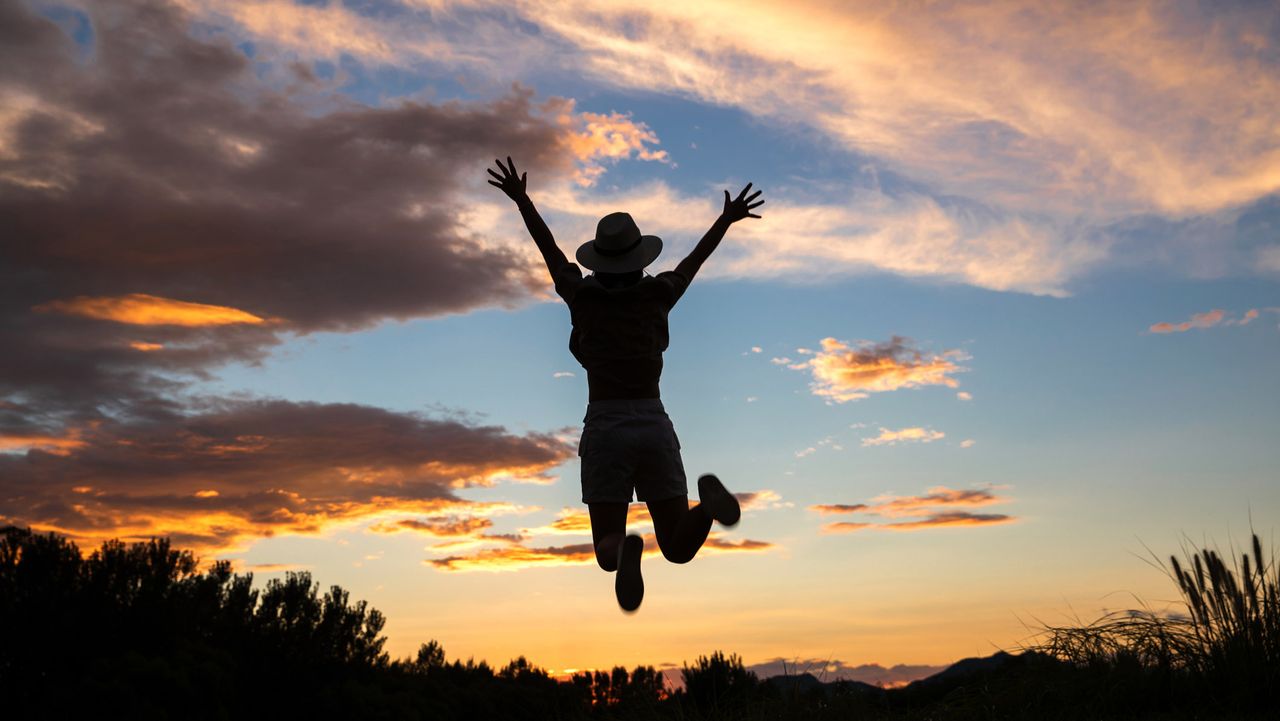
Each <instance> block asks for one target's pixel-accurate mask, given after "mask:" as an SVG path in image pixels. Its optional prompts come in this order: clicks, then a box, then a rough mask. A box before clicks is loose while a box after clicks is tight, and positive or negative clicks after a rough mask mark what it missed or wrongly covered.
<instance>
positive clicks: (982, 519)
mask: <svg viewBox="0 0 1280 721" xmlns="http://www.w3.org/2000/svg"><path fill="white" fill-rule="evenodd" d="M1013 520H1014V518H1013V517H1012V516H1007V515H1005V514H1003V513H968V512H966V511H944V512H942V513H933V514H930V515H928V516H926V517H924V518H921V519H919V520H915V521H899V522H897V523H887V524H884V525H882V526H881V528H886V529H888V530H891V531H910V530H915V529H919V528H934V527H938V526H990V525H993V524H997V523H1012V522H1013Z"/></svg>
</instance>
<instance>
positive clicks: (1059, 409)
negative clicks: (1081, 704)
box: [0, 0, 1280, 682]
mask: <svg viewBox="0 0 1280 721" xmlns="http://www.w3.org/2000/svg"><path fill="white" fill-rule="evenodd" d="M507 155H510V156H512V157H513V158H514V159H515V160H516V162H517V164H518V165H520V167H521V168H522V169H527V170H528V173H529V192H530V195H531V196H532V198H533V200H534V202H535V203H536V204H537V205H538V207H539V208H540V209H541V210H542V212H543V215H544V217H546V219H547V221H548V223H549V224H550V226H551V228H552V230H553V232H554V233H555V234H556V237H557V239H558V241H559V243H560V246H561V248H562V249H563V250H564V251H565V252H566V253H568V254H570V255H571V254H572V252H573V250H574V249H576V248H577V246H578V245H579V244H580V243H582V242H584V241H586V240H588V239H589V238H591V237H592V234H593V233H594V228H595V222H596V220H597V219H599V218H600V217H601V216H602V215H604V214H606V213H609V212H612V211H616V210H625V211H628V212H630V213H631V214H632V215H633V216H634V217H635V219H636V221H637V223H638V224H639V226H640V228H641V229H642V231H643V232H645V233H652V234H656V235H659V236H661V237H662V238H663V239H664V241H665V243H666V250H665V251H664V253H663V255H662V256H661V257H660V258H659V259H658V261H657V262H656V263H655V265H654V266H653V267H652V268H651V270H652V272H657V271H661V270H667V269H670V268H672V267H674V266H675V264H676V263H677V262H678V261H679V260H680V259H681V258H683V257H684V254H685V253H687V252H688V250H689V249H690V248H691V247H692V246H693V244H694V243H695V242H696V241H697V239H698V238H699V237H700V236H701V234H702V233H703V232H704V231H705V230H706V228H707V227H708V226H710V224H711V223H712V221H713V220H714V219H715V218H716V216H717V215H718V213H719V212H720V204H721V199H722V197H723V196H722V190H723V189H725V188H730V189H733V190H735V191H736V189H738V188H740V187H741V186H742V185H743V184H745V183H746V182H748V181H751V182H754V183H755V184H756V186H757V187H758V188H761V189H763V190H764V197H765V199H766V200H767V201H768V202H767V204H766V205H765V206H763V207H762V208H761V209H760V212H761V213H762V215H763V216H764V217H763V219H761V220H746V221H743V222H741V223H738V224H737V225H735V226H733V228H732V229H731V230H730V232H729V235H728V237H727V239H726V240H725V242H724V243H723V244H722V245H721V247H720V249H719V250H718V251H717V253H716V255H714V256H713V257H712V258H711V260H710V261H709V262H708V263H707V264H706V266H705V267H704V269H703V271H702V272H701V273H700V274H699V276H698V278H697V280H696V282H695V283H694V284H693V285H692V286H691V288H690V290H689V291H688V293H687V294H686V295H685V296H684V298H683V299H682V300H681V301H680V303H679V305H677V307H676V308H675V310H674V311H673V313H672V315H671V320H670V325H671V347H670V350H669V351H668V352H667V354H666V370H665V373H664V377H663V384H662V388H663V400H664V403H665V404H666V407H667V409H668V412H669V413H670V415H671V417H672V419H673V420H674V422H675V425H676V429H677V432H678V434H679V437H680V442H681V444H682V447H683V454H684V462H685V466H686V468H687V470H688V472H689V474H690V478H691V480H692V478H695V477H696V476H697V475H698V474H701V473H705V472H715V473H716V474H718V475H719V476H720V478H721V479H723V480H724V482H725V484H726V485H727V486H728V487H729V488H731V489H732V490H734V491H736V492H739V493H740V494H741V498H742V499H743V501H744V509H745V514H744V519H743V521H742V523H741V524H739V526H738V527H737V528H734V529H728V530H726V529H717V530H716V531H715V532H714V533H713V536H712V538H711V539H710V541H709V542H708V545H707V546H706V547H705V548H704V550H703V551H702V553H701V554H700V555H699V556H698V558H697V559H696V560H695V561H694V562H693V563H692V564H690V565H685V566H673V565H670V564H668V563H666V562H665V561H663V560H662V558H661V556H657V555H655V556H652V557H650V558H648V559H647V560H646V563H645V578H646V587H647V595H646V598H645V602H644V605H643V607H642V608H641V609H640V612H639V613H637V614H635V615H633V616H626V615H624V614H623V613H622V612H620V611H619V609H618V608H617V605H616V603H615V601H614V598H613V588H612V578H611V577H610V576H608V575H606V574H604V573H603V572H601V571H600V570H599V569H598V568H597V567H596V565H595V563H594V559H593V556H592V552H591V547H590V532H589V525H588V524H587V522H586V516H585V507H584V506H582V504H581V503H580V502H579V498H580V492H579V486H578V461H577V456H576V444H577V437H578V433H579V430H580V427H581V421H582V415H583V412H584V409H585V404H586V400H587V386H586V378H585V375H584V373H583V371H582V370H581V368H579V367H578V366H577V365H576V363H575V361H574V360H573V358H572V356H571V355H570V354H569V351H568V334H569V316H568V311H567V309H566V308H565V307H564V305H563V303H561V302H560V301H559V299H558V298H556V296H555V295H554V294H553V293H552V292H551V288H550V283H549V280H548V278H547V277H546V270H545V267H544V266H543V265H542V261H541V259H540V257H539V256H538V254H537V252H536V249H535V248H534V246H533V243H532V241H530V240H529V238H528V236H527V234H526V232H525V230H524V227H523V224H522V223H521V220H520V216H519V214H518V212H517V211H516V210H515V208H514V206H513V205H512V204H511V203H510V201H509V200H507V198H506V197H505V196H503V195H502V194H501V193H500V192H498V191H496V190H495V189H494V188H493V187H491V186H489V185H488V184H486V182H485V181H486V180H487V176H486V175H485V168H486V166H489V165H491V164H492V162H493V159H494V158H495V157H499V156H502V157H504V158H505V157H506V156H507ZM0 299H2V302H0V347H2V348H3V349H4V350H3V353H0V524H10V523H12V524H19V525H24V526H25V525H30V526H32V527H34V528H37V529H41V530H52V531H57V532H60V533H64V534H67V535H69V536H71V537H72V538H74V539H75V540H76V541H77V542H79V543H80V544H81V545H82V547H86V548H87V547H92V546H94V545H96V544H99V543H101V542H102V541H103V540H105V539H109V538H122V539H131V540H136V539H144V538H148V537H150V536H153V535H166V536H170V537H172V538H173V539H174V541H175V543H177V544H178V545H180V546H182V547H185V548H191V549H194V550H195V551H197V552H198V553H199V554H200V555H201V557H202V558H203V559H205V560H213V559H232V560H234V562H235V564H236V567H237V569H238V570H241V571H252V572H253V573H254V574H255V577H257V578H258V579H269V578H273V577H278V576H279V575H280V574H283V573H284V572H286V571H289V570H306V571H310V572H311V573H312V574H313V575H314V577H315V579H316V580H317V581H318V582H320V583H321V584H322V585H325V586H327V585H329V584H338V585H341V586H343V587H345V588H347V589H348V590H350V591H351V593H352V595H353V597H355V598H363V599H367V600H368V601H369V602H370V604H371V605H373V606H375V607H376V608H378V609H380V610H381V611H383V612H384V613H386V614H387V616H388V617H389V623H388V625H387V628H386V632H387V635H388V637H389V641H388V650H390V651H391V652H392V654H393V655H395V656H404V655H408V654H410V653H411V652H413V651H414V650H415V649H416V648H417V646H418V644H419V643H421V642H423V641H426V640H429V639H436V640H438V641H440V642H441V643H442V644H443V646H444V648H445V650H446V652H447V654H448V655H449V657H450V658H455V657H461V658H464V659H465V658H467V657H472V656H474V657H475V658H477V659H481V658H483V659H487V660H489V661H490V662H491V663H497V664H501V663H505V661H507V660H508V659H510V658H512V657H515V656H517V655H521V654H523V655H525V656H527V657H528V658H529V659H530V660H531V661H533V662H534V663H537V664H539V665H542V666H544V667H548V668H550V669H552V670H554V671H558V672H562V671H565V670H567V669H581V668H595V667H607V666H612V665H614V664H625V665H635V664H637V663H645V664H654V665H663V664H666V665H668V666H670V665H675V666H678V665H679V664H680V663H681V662H682V661H686V660H692V659H694V658H695V657H697V656H698V655H700V654H706V653H709V652H711V651H713V650H716V649H721V650H724V651H726V652H736V653H739V654H741V655H742V656H743V658H744V660H745V661H746V662H747V664H748V665H756V666H758V667H759V668H761V670H764V671H766V672H774V669H776V668H777V660H778V659H787V660H788V661H794V660H798V661H799V662H800V663H801V665H804V664H806V663H813V664H819V665H820V666H822V667H825V668H826V669H828V671H829V673H830V674H831V675H854V676H858V677H860V678H868V679H872V680H882V681H886V682H894V681H900V680H903V679H905V678H907V677H911V676H918V675H921V674H922V673H926V672H927V671H928V669H921V668H918V667H933V666H940V665H944V664H947V663H949V662H952V661H954V660H957V659H959V658H962V657H965V656H973V655H986V654H990V653H992V652H994V651H995V650H997V649H1013V648H1016V647H1017V644H1018V643H1020V642H1022V641H1025V640H1027V639H1028V638H1029V637H1030V636H1031V635H1032V629H1033V628H1034V626H1035V625H1036V624H1037V623H1041V622H1044V623H1060V622H1064V621H1067V620H1069V619H1072V618H1076V617H1078V618H1080V619H1082V620H1090V619H1092V618H1093V617H1094V616H1096V615H1097V614H1099V613H1101V612H1102V611H1104V610H1114V609H1120V608H1129V607H1133V606H1135V605H1136V604H1137V603H1138V602H1137V601H1136V600H1135V596H1136V597H1138V598H1141V599H1143V600H1145V601H1146V602H1147V603H1149V604H1150V605H1152V606H1155V607H1157V608H1163V607H1164V603H1165V602H1166V601H1168V600H1169V599H1171V597H1172V596H1173V595H1174V590H1173V585H1172V584H1171V582H1170V581H1169V580H1168V579H1167V578H1166V577H1164V576H1163V575H1162V574H1161V572H1160V571H1159V570H1158V569H1156V568H1153V567H1152V566H1151V565H1150V564H1149V563H1148V561H1150V555H1149V553H1148V550H1147V549H1148V548H1150V549H1151V550H1152V551H1154V552H1155V553H1156V554H1158V555H1160V556H1167V555H1168V553H1170V552H1175V551H1177V550H1178V548H1179V544H1180V543H1188V542H1197V543H1198V542H1201V541H1208V542H1217V543H1218V544H1219V545H1221V546H1223V547H1226V546H1227V545H1228V544H1229V543H1230V542H1231V541H1232V540H1235V541H1236V542H1239V541H1240V540H1242V539H1244V538H1245V537H1246V534H1247V532H1248V529H1249V527H1250V524H1251V523H1252V526H1253V528H1254V529H1255V530H1257V531H1258V532H1259V533H1260V534H1261V535H1262V537H1263V539H1264V542H1271V541H1280V538H1277V537H1276V530H1277V529H1278V528H1280V443H1278V442H1277V439H1278V438H1280V373H1278V370H1280V7H1277V6H1276V5H1275V4H1274V3H1264V2H1256V3H1247V2H1242V3H1212V4H1208V3H1205V4H1195V3H1162V2H1143V3H1137V2H1134V3H1130V2H1113V3H1100V4H1099V3H1076V2H1060V3H1043V2H1036V1H1030V0H1029V1H1027V2H991V3H950V2H941V3H884V2H866V3H847V2H830V3H825V2H814V1H811V0H792V1H790V2H785V3H783V2H773V3H752V2H743V1H741V0H737V1H735V2H727V1H726V2H719V1H708V2H679V3H653V2H640V1H638V0H636V1H631V0H618V1H614V0H582V1H563V0H546V1H545V2H539V1H537V0H502V1H501V2H496V1H495V2H488V1H487V0H476V1H473V2H457V3H453V2H444V1H437V0H385V1H381V0H380V1H372V0H368V1H366V0H347V1H346V2H340V1H339V0H330V1H328V2H325V1H310V2H303V1H301V0H298V1H295V0H262V1H257V0H92V1H90V0H84V1H83V2H79V1H74V0H73V1H71V2H43V1H37V0H0ZM632 520H633V522H634V523H635V524H636V526H637V527H638V528H640V529H641V532H648V533H651V528H646V527H645V522H646V517H645V515H644V513H643V511H642V507H640V506H636V507H635V508H633V514H632ZM649 547H650V548H649V550H650V551H652V552H655V553H656V547H655V546H654V545H653V543H652V539H650V541H649ZM870 664H879V665H880V666H883V667H892V666H895V665H898V664H905V665H907V666H911V667H916V668H904V669H897V670H896V671H893V672H883V673H882V672H881V671H880V670H878V669H876V668H870V669H861V670H858V668H857V667H860V666H864V665H870ZM877 674H879V675H877Z"/></svg>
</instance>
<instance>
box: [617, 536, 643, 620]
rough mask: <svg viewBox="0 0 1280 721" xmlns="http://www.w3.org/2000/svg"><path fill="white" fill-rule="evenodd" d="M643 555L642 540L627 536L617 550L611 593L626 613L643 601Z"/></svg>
mask: <svg viewBox="0 0 1280 721" xmlns="http://www.w3.org/2000/svg"><path fill="white" fill-rule="evenodd" d="M643 553H644V539H643V538H641V537H639V536H637V535H636V534H634V533H632V534H628V535H627V537H626V538H624V539H622V544H621V546H620V547H619V548H618V572H617V574H616V576H615V578H614V579H613V592H614V594H616V595H617V597H618V605H619V606H621V607H622V610H623V611H626V612H627V613H632V612H634V611H635V610H636V609H637V608H640V602H641V601H643V600H644V579H643V578H641V576H640V556H641V555H642V554H643Z"/></svg>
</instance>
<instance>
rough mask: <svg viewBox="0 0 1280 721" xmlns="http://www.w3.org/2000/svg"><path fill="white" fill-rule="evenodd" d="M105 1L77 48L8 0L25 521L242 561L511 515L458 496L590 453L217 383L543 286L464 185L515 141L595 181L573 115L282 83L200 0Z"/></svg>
mask: <svg viewBox="0 0 1280 721" xmlns="http://www.w3.org/2000/svg"><path fill="white" fill-rule="evenodd" d="M69 12H70V13H71V14H77V13H80V12H81V11H80V10H75V11H69ZM83 13H84V17H85V18H86V22H85V24H84V27H83V28H82V30H85V31H86V32H78V33H76V37H77V38H79V41H77V40H75V39H73V38H72V37H71V36H70V35H68V33H67V32H64V30H63V29H62V28H61V27H59V25H58V24H56V23H55V22H53V21H51V20H49V19H47V18H45V17H43V16H42V15H40V14H39V13H37V12H35V11H33V10H32V9H31V7H30V6H28V5H26V4H23V3H22V2H19V1H18V0H0V103H2V104H3V107H4V108H5V113H4V114H2V115H0V228H3V231H2V232H3V242H0V348H3V349H4V351H3V352H2V353H0V522H3V523H18V524H31V525H34V526H37V527H39V528H45V529H52V530H59V531H62V532H65V533H68V534H70V535H72V536H74V537H76V538H79V539H82V540H86V541H88V542H89V543H90V544H93V543H96V542H97V541H99V540H101V539H103V538H108V537H113V536H120V537H124V538H138V537H145V536H150V535H153V534H164V535H171V536H173V537H174V538H175V540H177V541H178V542H180V543H183V544H184V545H188V546H195V547H196V548H198V549H204V550H215V551H216V550H222V549H226V548H228V547H231V546H234V545H237V544H240V543H241V542H243V541H245V540H247V539H252V538H257V537H261V536H268V535H272V534H275V533H283V532H289V533H313V532H317V531H320V530H323V529H325V528H327V527H329V526H331V525H332V524H334V523H338V522H346V521H358V520H369V521H373V522H377V521H382V520H385V519H386V518H387V517H388V516H390V517H394V516H395V515H396V514H400V515H402V516H403V515H427V516H428V517H429V518H431V517H434V515H433V514H435V515H439V514H450V513H452V512H454V511H458V512H463V513H466V514H468V515H472V516H477V517H482V516H484V515H485V514H486V513H488V512H491V511H493V510H494V509H493V505H494V504H478V503H474V502H470V501H466V500H463V499H461V498H459V497H458V496H456V495H455V491H456V490H457V489H458V488H461V487H465V486H467V485H472V484H483V483H489V482H492V479H493V478H494V477H495V476H496V475H500V474H502V473H514V474H523V475H526V476H538V475H544V474H546V473H547V472H548V471H549V469H551V468H553V467H554V466H556V465H558V464H560V463H562V462H564V461H565V460H567V459H568V458H570V457H571V456H572V449H571V448H567V447H566V446H564V444H563V443H562V442H560V441H559V440H557V439H555V438H553V437H551V436H548V435H542V434H537V433H531V434H526V435H514V434H510V433H507V432H506V431H505V430H503V429H501V428H494V427H483V426H479V425H476V424H474V423H469V422H461V421H456V420H438V419H432V418H427V417H422V416H418V415H413V414H405V413H393V412H389V411H385V410H380V409H377V408H370V407H365V406H356V405H337V404H326V405H321V404H307V403H287V402H283V401H271V400H251V399H248V400H246V399H239V400H222V399H216V398H214V399H209V398H198V397H195V396H194V395H192V393H191V385H190V384H191V383H192V382H193V381H197V380H200V379H202V378H207V377H208V374H209V373H210V371H211V370H212V369H214V368H216V367H218V366H219V365H222V364H225V363H228V362H231V361H241V362H257V361H259V360H260V359H262V358H263V357H264V356H265V354H267V353H268V352H270V350H271V349H272V347H273V346H274V345H276V344H277V343H279V342H280V341H281V339H282V338H283V337H286V336H287V335H288V334H290V333H307V332H312V331H318V330H339V331H342V330H354V329H359V328H364V327H368V326H370V325H372V324H375V323H377V322H379V321H382V320H384V319H390V318H409V317H416V316H432V315H439V314H445V313H454V312H461V311H465V310H468V309H472V308H476V307H480V306H491V305H512V304H515V303H519V302H521V301H522V300H524V299H526V298H528V297H529V293H530V291H531V289H533V288H534V287H535V286H536V285H537V284H539V283H541V282H542V280H541V278H540V277H539V276H537V275H536V274H534V273H531V272H530V271H531V270H536V268H530V267H528V265H527V264H526V263H525V261H524V259H522V258H521V257H518V256H517V255H516V254H514V253H513V252H510V251H505V250H501V249H495V247H494V246H493V244H485V243H481V242H478V241H479V240H482V239H477V238H473V237H469V236H468V234H467V232H466V230H465V229H464V228H463V227H462V225H461V224H460V223H459V221H458V217H459V215H460V210H461V203H462V202H463V201H462V194H463V191H464V190H465V188H466V187H468V186H471V185H479V184H480V180H481V179H482V178H483V168H484V167H485V166H486V165H487V164H488V163H489V162H490V161H491V159H492V158H493V157H494V156H495V155H497V154H499V153H501V154H503V155H505V154H507V153H510V154H512V155H515V156H516V157H519V158H521V160H522V161H523V162H524V163H525V165H527V166H528V167H530V168H531V169H533V170H535V171H536V170H542V171H545V172H549V173H565V174H567V173H569V172H571V171H572V170H573V168H572V164H573V162H574V161H573V158H574V157H578V156H575V155H574V154H573V153H572V152H570V149H569V147H568V145H567V143H568V142H569V136H570V135H571V133H572V129H570V128H567V127H566V126H565V125H564V123H563V120H562V119H556V118H555V117H553V114H552V113H550V112H547V113H544V112H543V111H540V110H539V109H538V108H537V107H535V106H534V104H533V102H532V97H531V94H530V93H529V92H527V91H525V90H522V89H520V88H515V89H514V90H513V91H512V92H511V93H510V94H509V95H508V96H506V97H504V98H500V99H498V100H495V101H492V102H487V103H470V104H468V103H447V104H438V105H431V104H424V103H412V102H406V103H402V104H399V105H396V106H392V107H378V108H375V107H368V106H365V105H361V104H358V103H355V102H353V101H351V100H349V99H344V98H341V97H338V96H332V95H331V96H329V97H327V98H323V99H320V100H318V99H317V98H318V95H317V94H316V93H317V92H318V91H317V88H314V87H312V88H309V89H308V90H307V92H308V93H310V94H309V95H306V96H294V95H291V94H290V93H291V92H293V90H292V89H291V87H292V88H296V87H297V86H298V85H299V83H302V84H303V85H305V84H307V83H306V80H307V78H308V77H309V74H308V72H307V71H306V69H305V68H302V69H299V68H294V69H293V70H292V71H291V74H290V78H291V80H290V82H289V83H288V84H284V85H283V86H282V87H280V88H274V87H272V86H271V85H270V82H268V81H264V80H261V79H260V75H261V77H267V78H270V77H277V76H278V73H276V74H272V73H265V74H262V73H260V72H259V71H260V70H261V68H258V67H256V66H255V64H254V61H253V60H251V59H250V58H249V57H248V56H246V54H245V53H244V52H242V51H241V50H240V49H238V48H237V47H235V46H234V45H233V44H232V42H231V41H230V40H229V39H227V38H225V37H221V36H219V35H218V34H217V33H216V32H214V31H212V30H210V29H209V28H207V27H203V26H201V27H199V28H197V27H196V25H195V24H193V23H192V21H191V19H190V18H189V17H187V15H186V14H185V12H184V11H183V10H182V9H181V8H179V7H178V5H177V4H175V3H173V2H168V1H166V0H99V1H96V2H93V3H86V4H85V5H84V9H83ZM63 16H69V15H68V14H67V13H63ZM72 24H74V23H71V24H68V27H70V25H72ZM300 98H301V99H300ZM307 103H310V105H308V104H307ZM316 103H321V104H319V105H317V104H316ZM561 105H563V103H561ZM579 155H580V154H579ZM499 505H500V504H499ZM477 523H479V522H477ZM481 525H483V524H482V523H481ZM476 530H478V529H473V532H475V531H476ZM492 538H493V539H494V540H502V538H501V536H499V535H493V536H492Z"/></svg>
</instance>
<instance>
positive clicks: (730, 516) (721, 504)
mask: <svg viewBox="0 0 1280 721" xmlns="http://www.w3.org/2000/svg"><path fill="white" fill-rule="evenodd" d="M698 501H699V502H700V503H701V504H702V507H703V509H705V510H706V512H707V515H708V516H711V519H712V520H713V521H715V522H717V523H719V524H720V525H722V526H730V527H732V526H736V525H738V519H740V518H742V507H741V506H739V505H738V499H737V498H734V496H733V494H732V493H730V492H729V491H728V489H726V488H725V487H724V484H723V483H721V482H720V479H719V478H716V477H715V476H714V475H712V474H710V473H704V474H703V475H701V476H699V477H698Z"/></svg>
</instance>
